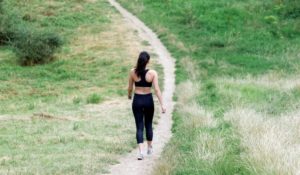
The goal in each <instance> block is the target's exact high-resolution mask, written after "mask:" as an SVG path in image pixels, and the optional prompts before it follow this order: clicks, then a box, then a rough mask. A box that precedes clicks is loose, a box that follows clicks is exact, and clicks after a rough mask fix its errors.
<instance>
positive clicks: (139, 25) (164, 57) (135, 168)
mask: <svg viewBox="0 0 300 175" xmlns="http://www.w3.org/2000/svg"><path fill="white" fill-rule="evenodd" d="M108 1H109V2H110V4H111V5H112V6H113V7H115V8H116V9H117V10H118V11H119V12H120V13H121V15H122V16H123V17H124V18H125V20H126V21H127V22H128V23H129V24H130V25H131V26H132V28H133V30H136V31H138V34H139V37H140V38H141V39H142V40H145V41H148V42H149V44H150V45H151V47H152V48H153V49H154V51H155V53H157V55H158V58H159V63H160V64H161V65H162V66H163V71H164V75H165V77H164V82H163V83H164V91H163V100H164V104H165V106H166V107H167V112H166V113H165V114H161V117H160V119H159V121H158V125H156V126H155V129H154V140H153V148H154V152H153V154H152V155H151V156H145V159H144V160H142V161H138V160H137V158H136V157H137V153H138V149H137V148H136V149H134V150H132V152H130V153H128V154H127V155H125V156H124V157H122V158H121V159H120V160H119V164H116V165H113V166H111V168H110V173H111V174H115V175H122V174H126V175H135V174H138V175H147V174H151V172H152V170H153V168H154V165H155V162H156V161H157V160H158V158H159V157H160V155H161V152H162V150H163V148H164V146H165V145H166V143H167V142H168V141H169V139H170V138H171V136H172V133H171V126H172V112H173V107H174V101H173V93H174V90H175V61H174V59H173V58H172V57H171V54H170V53H169V52H168V50H167V49H166V47H165V46H164V45H163V44H162V42H161V41H160V40H159V39H158V37H157V35H156V34H155V33H154V32H153V31H152V30H151V29H149V28H148V27H147V26H146V25H145V24H144V23H143V22H141V21H140V20H139V19H138V18H137V17H135V16H134V15H132V14H131V13H129V12H128V11H127V10H125V9H124V8H122V7H121V6H120V5H119V4H118V3H117V2H116V1H115V0H108ZM145 146H146V145H145Z"/></svg>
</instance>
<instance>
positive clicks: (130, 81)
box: [128, 70, 133, 99]
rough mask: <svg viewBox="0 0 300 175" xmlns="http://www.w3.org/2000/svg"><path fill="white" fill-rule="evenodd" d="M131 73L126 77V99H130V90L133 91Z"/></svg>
mask: <svg viewBox="0 0 300 175" xmlns="http://www.w3.org/2000/svg"><path fill="white" fill-rule="evenodd" d="M132 71H133V70H131V71H130V72H129V75H128V99H131V95H132V90H133V80H132V76H131V75H132Z"/></svg>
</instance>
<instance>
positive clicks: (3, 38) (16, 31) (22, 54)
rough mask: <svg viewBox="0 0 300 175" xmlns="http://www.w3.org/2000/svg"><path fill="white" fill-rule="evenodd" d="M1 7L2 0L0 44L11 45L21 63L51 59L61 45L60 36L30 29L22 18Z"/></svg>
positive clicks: (32, 63)
mask: <svg viewBox="0 0 300 175" xmlns="http://www.w3.org/2000/svg"><path fill="white" fill-rule="evenodd" d="M3 9H4V8H3V0H0V45H4V44H5V45H10V46H12V47H13V49H14V51H15V52H16V54H17V56H18V62H19V63H20V64H21V65H25V66H28V65H29V66H31V65H35V64H44V63H48V62H49V61H51V60H53V54H54V52H55V51H56V50H57V49H58V48H59V47H60V46H61V45H62V40H61V38H60V37H59V36H58V35H56V34H54V33H50V32H40V31H36V30H32V29H33V27H32V26H30V25H29V24H28V22H26V21H24V19H21V18H19V17H18V16H17V15H15V14H11V13H7V12H8V11H5V10H3Z"/></svg>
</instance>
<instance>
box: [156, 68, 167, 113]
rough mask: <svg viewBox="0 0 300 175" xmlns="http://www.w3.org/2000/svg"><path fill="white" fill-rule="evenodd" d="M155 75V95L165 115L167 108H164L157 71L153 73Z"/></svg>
mask: <svg viewBox="0 0 300 175" xmlns="http://www.w3.org/2000/svg"><path fill="white" fill-rule="evenodd" d="M153 74H154V78H153V84H154V90H155V94H156V96H157V98H158V101H159V103H160V106H161V110H162V112H163V113H165V112H166V108H165V107H164V104H163V100H162V96H161V91H160V88H159V85H158V74H157V72H156V71H153Z"/></svg>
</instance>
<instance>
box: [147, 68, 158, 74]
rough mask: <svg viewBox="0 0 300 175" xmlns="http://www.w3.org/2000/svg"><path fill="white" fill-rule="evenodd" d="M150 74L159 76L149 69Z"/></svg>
mask: <svg viewBox="0 0 300 175" xmlns="http://www.w3.org/2000/svg"><path fill="white" fill-rule="evenodd" d="M148 72H149V73H150V74H152V75H157V72H156V71H155V70H154V69H149V70H148Z"/></svg>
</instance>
